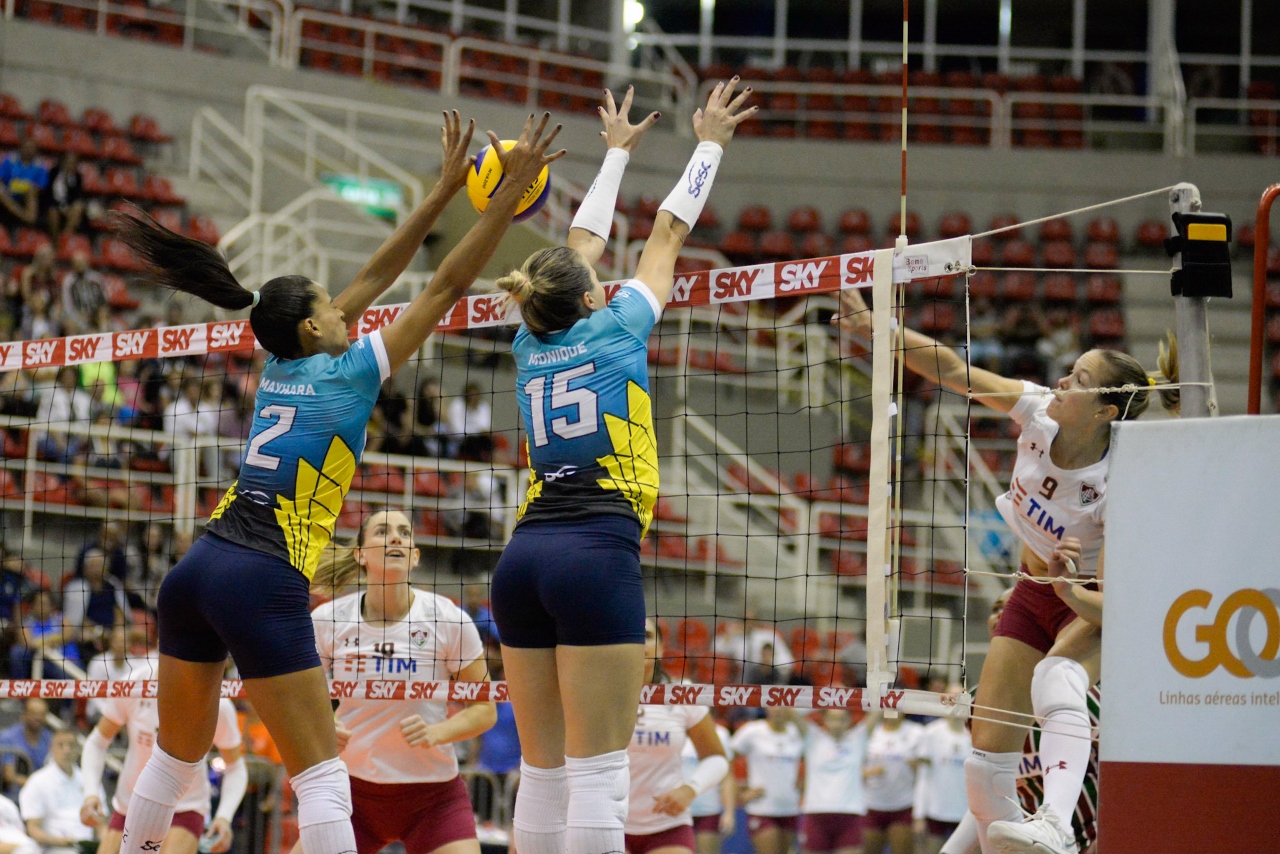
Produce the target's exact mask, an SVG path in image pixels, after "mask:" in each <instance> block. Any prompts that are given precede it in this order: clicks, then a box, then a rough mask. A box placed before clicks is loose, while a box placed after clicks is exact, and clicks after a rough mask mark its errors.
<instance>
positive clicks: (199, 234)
mask: <svg viewBox="0 0 1280 854" xmlns="http://www.w3.org/2000/svg"><path fill="white" fill-rule="evenodd" d="M187 236H188V237H190V238H193V239H195V240H200V241H203V242H205V243H208V244H209V245H211V246H217V245H218V241H219V240H220V239H221V235H220V234H219V233H218V227H217V226H216V225H214V222H213V220H212V219H210V218H209V217H207V216H202V215H200V214H196V215H195V216H193V217H191V221H190V222H188V223H187Z"/></svg>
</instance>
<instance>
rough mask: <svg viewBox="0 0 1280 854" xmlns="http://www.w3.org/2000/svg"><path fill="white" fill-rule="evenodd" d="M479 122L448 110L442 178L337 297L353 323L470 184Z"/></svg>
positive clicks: (397, 275) (442, 137)
mask: <svg viewBox="0 0 1280 854" xmlns="http://www.w3.org/2000/svg"><path fill="white" fill-rule="evenodd" d="M475 126H476V123H475V119H472V120H471V121H470V122H468V123H467V127H466V128H465V129H464V128H463V127H462V118H461V117H460V116H459V115H458V111H457V110H454V111H453V112H452V113H449V112H447V111H446V112H445V114H444V127H443V128H442V129H441V131H440V146H441V148H443V149H444V159H443V160H442V161H441V163H440V179H439V180H438V181H436V185H435V186H434V187H432V188H431V192H430V193H429V194H428V195H427V197H426V198H425V199H424V200H423V201H422V204H420V205H418V209H417V210H415V211H414V212H413V213H412V214H410V215H409V218H408V219H406V220H405V221H404V222H403V223H401V225H400V227H399V228H397V229H396V230H395V232H394V233H393V234H392V235H391V236H390V237H388V238H387V240H386V242H385V243H383V244H382V246H380V247H378V251H377V252H375V253H373V257H372V258H370V259H369V263H367V264H365V265H364V267H363V268H362V269H361V270H360V272H359V273H357V274H356V278H355V281H353V282H352V283H351V284H350V285H348V286H347V288H346V290H344V291H343V292H342V293H340V294H338V296H337V298H336V299H334V304H335V305H337V307H338V308H340V309H342V312H343V314H344V315H345V316H346V317H347V318H348V319H349V320H350V321H351V322H352V323H353V324H354V323H355V322H356V321H358V320H359V319H360V315H362V314H364V312H365V309H367V308H368V307H369V306H371V305H373V301H374V300H376V299H377V298H378V297H380V296H381V295H382V294H383V292H384V291H386V289H387V288H389V287H391V286H392V285H393V284H395V281H396V279H398V278H400V274H401V273H403V272H404V271H405V268H406V267H408V266H409V262H411V261H412V260H413V256H414V255H415V254H416V253H417V251H418V249H419V247H421V246H422V241H424V240H426V239H427V235H428V234H430V233H431V229H432V228H434V227H435V224H436V220H437V219H439V218H440V214H441V213H442V212H443V211H444V209H445V207H446V206H447V205H448V204H449V202H450V200H452V199H453V197H454V196H455V195H457V193H458V191H459V190H461V189H462V188H463V187H465V186H466V184H467V170H468V169H470V168H471V165H472V158H471V157H470V156H468V155H467V148H468V147H469V146H470V145H471V134H472V133H473V132H474V131H475Z"/></svg>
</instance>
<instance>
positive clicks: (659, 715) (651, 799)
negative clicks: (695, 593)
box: [624, 617, 729, 854]
mask: <svg viewBox="0 0 1280 854" xmlns="http://www.w3.org/2000/svg"><path fill="white" fill-rule="evenodd" d="M644 635H645V657H646V658H647V659H648V661H649V663H650V667H651V670H650V677H651V678H652V679H653V680H654V681H659V680H661V679H662V671H661V662H662V638H661V637H660V636H659V633H658V626H657V621H656V620H654V619H653V618H652V617H650V618H649V619H647V620H645V631H644ZM687 745H692V746H693V749H694V751H695V752H696V753H697V756H698V764H697V767H696V768H695V769H694V771H693V773H692V774H691V775H689V777H688V778H686V776H685V774H684V761H683V757H682V754H683V753H684V750H685V747H686V746H687ZM627 759H628V761H629V763H630V766H631V783H630V798H629V805H628V810H627V818H626V822H625V823H624V830H625V837H624V839H625V843H626V850H627V854H650V852H658V851H666V850H667V849H676V850H679V851H687V852H689V854H693V852H694V850H695V842H694V837H693V814H692V812H691V811H690V809H689V807H690V805H691V804H692V803H693V801H694V799H695V798H697V797H698V796H699V795H703V794H706V793H707V792H711V791H714V790H715V789H716V788H718V787H719V785H720V783H721V781H723V780H724V778H725V776H726V775H727V774H728V773H729V760H728V758H727V757H726V756H725V752H724V745H723V744H721V742H720V737H719V736H718V735H717V734H716V725H715V721H714V720H713V719H712V718H711V713H710V710H709V709H707V708H705V707H703V706H657V705H643V706H641V707H640V709H639V711H638V712H637V714H636V728H635V732H634V733H633V734H632V736H631V742H630V743H629V744H628V745H627Z"/></svg>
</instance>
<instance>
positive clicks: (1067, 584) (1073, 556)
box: [1045, 537, 1080, 597]
mask: <svg viewBox="0 0 1280 854" xmlns="http://www.w3.org/2000/svg"><path fill="white" fill-rule="evenodd" d="M1045 566H1046V567H1047V568H1048V571H1049V577H1050V578H1052V579H1054V581H1053V589H1054V592H1056V593H1057V594H1058V595H1059V596H1063V597H1065V596H1069V595H1071V592H1072V590H1071V588H1072V587H1073V586H1074V585H1072V584H1071V579H1074V578H1076V574H1077V573H1078V572H1079V571H1080V540H1079V539H1078V538H1076V537H1063V539H1062V542H1060V543H1058V544H1057V545H1056V546H1054V548H1053V554H1051V555H1049V559H1048V560H1047V561H1045Z"/></svg>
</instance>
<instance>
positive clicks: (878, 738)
mask: <svg viewBox="0 0 1280 854" xmlns="http://www.w3.org/2000/svg"><path fill="white" fill-rule="evenodd" d="M923 734H924V727H922V726H920V724H918V723H916V722H915V721H903V722H902V725H901V726H899V727H898V728H897V729H895V730H888V729H885V728H884V727H883V726H876V727H875V728H874V729H872V730H871V735H870V736H869V737H868V739H867V767H868V768H879V769H881V771H880V773H878V774H874V775H872V776H869V777H867V780H866V783H865V786H866V791H867V809H872V810H878V811H880V812H895V811H896V810H905V809H909V808H910V807H911V806H912V804H913V803H914V798H915V787H916V772H915V768H914V767H912V765H911V762H912V760H914V759H917V758H919V752H920V737H921V736H922V735H923Z"/></svg>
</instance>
